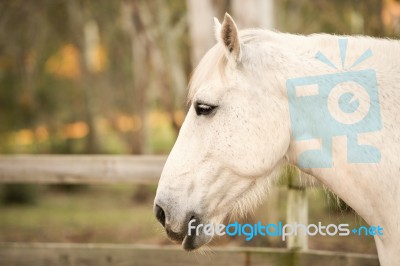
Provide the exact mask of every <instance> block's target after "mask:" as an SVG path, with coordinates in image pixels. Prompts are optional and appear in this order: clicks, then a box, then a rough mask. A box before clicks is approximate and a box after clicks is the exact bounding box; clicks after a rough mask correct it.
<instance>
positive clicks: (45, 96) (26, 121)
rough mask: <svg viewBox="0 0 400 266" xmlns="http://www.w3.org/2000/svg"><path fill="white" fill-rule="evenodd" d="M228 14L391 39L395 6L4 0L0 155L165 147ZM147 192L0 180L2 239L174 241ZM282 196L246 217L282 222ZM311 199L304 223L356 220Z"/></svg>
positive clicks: (353, 242)
mask: <svg viewBox="0 0 400 266" xmlns="http://www.w3.org/2000/svg"><path fill="white" fill-rule="evenodd" d="M225 12H229V13H230V14H231V15H232V16H233V18H234V19H235V21H236V22H237V24H238V26H239V28H247V27H261V28H269V29H277V30H279V31H284V32H291V33H302V34H308V33H315V32H326V33H335V34H365V35H370V36H377V37H394V38H396V37H398V36H400V1H399V0H351V1H350V0H337V1H329V0H308V1H306V0H264V1H263V0H248V1H239V0H202V1H195V0H187V1H184V0H182V1H178V0H165V1H164V0H153V1H144V0H114V1H109V0H96V1H89V0H68V1H67V0H38V1H23V0H3V1H0V153H1V154H3V155H4V154H168V152H169V151H170V149H171V147H172V145H173V143H174V141H175V139H176V136H177V133H178V131H179V128H180V126H181V124H182V122H183V120H184V117H185V113H186V110H187V106H186V86H187V83H188V79H189V77H190V73H191V72H192V70H193V69H194V67H195V66H196V64H197V63H198V61H199V60H200V58H201V57H202V55H203V54H204V53H205V52H206V51H207V50H208V49H209V48H210V47H211V46H212V45H214V43H215V40H214V33H213V17H214V16H215V17H217V18H219V19H220V20H222V19H223V15H224V13H225ZM27 174H29V173H27ZM155 190H156V186H155V185H90V186H89V185H46V186H45V185H33V184H17V185H16V184H13V185H10V184H8V185H1V186H0V242H15V241H21V242H22V241H23V242H100V243H103V242H106V243H152V244H154V243H155V244H163V245H164V244H165V245H166V244H171V243H170V242H169V241H168V240H167V239H166V237H165V235H164V233H163V231H162V230H161V226H159V225H158V224H157V222H156V221H155V219H154V218H153V215H152V208H151V206H152V201H153V198H154V194H155ZM285 190H286V188H285V187H279V186H278V187H276V188H275V189H274V190H273V191H272V194H271V196H270V197H269V199H270V200H268V199H267V200H266V202H265V204H264V205H263V206H262V207H261V208H260V210H259V211H258V212H257V213H255V214H253V215H250V218H248V219H250V220H251V219H257V220H264V221H268V222H274V221H278V220H283V221H284V220H285V204H286V203H285V201H286V194H285V193H286V191H285ZM308 197H309V201H310V212H309V216H310V217H309V220H310V221H309V222H310V223H313V222H316V221H322V222H326V223H344V222H346V223H349V224H352V225H361V224H364V222H363V221H362V220H361V219H360V218H359V217H358V216H357V215H356V214H354V213H353V212H352V211H351V209H350V208H348V207H347V206H345V204H343V203H342V202H341V201H340V200H337V199H336V198H335V197H334V196H332V195H330V194H329V193H327V192H326V191H324V190H323V189H321V188H315V189H312V190H310V191H309V193H308ZM270 210H272V211H270ZM214 244H215V245H252V246H276V247H281V246H284V245H285V243H283V242H281V241H279V240H278V239H275V238H271V239H268V238H262V239H254V240H253V241H251V242H246V241H244V238H235V239H224V238H222V239H219V240H217V241H216V242H215V243H214ZM310 248H314V249H326V250H343V251H353V252H362V253H376V250H375V246H374V243H373V239H372V238H371V237H361V238H360V237H358V238H356V237H354V238H352V237H351V236H349V237H348V238H346V241H343V239H341V238H340V237H337V238H335V237H329V238H328V237H327V238H321V237H311V238H310Z"/></svg>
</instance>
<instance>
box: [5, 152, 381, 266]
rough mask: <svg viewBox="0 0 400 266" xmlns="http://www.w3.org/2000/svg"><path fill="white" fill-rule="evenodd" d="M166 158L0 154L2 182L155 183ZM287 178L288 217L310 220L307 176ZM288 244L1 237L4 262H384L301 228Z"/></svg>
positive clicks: (289, 263)
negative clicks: (207, 248) (317, 245)
mask: <svg viewBox="0 0 400 266" xmlns="http://www.w3.org/2000/svg"><path fill="white" fill-rule="evenodd" d="M165 160H166V157H165V156H106V155H96V156H86V155H84V156H82V155H73V156H65V155H34V156H30V155H16V156H0V183H41V184H55V183H57V184H60V183H64V184H99V183H144V184H154V183H156V182H157V181H158V178H159V176H160V174H161V171H162V167H163V165H164V163H165ZM287 183H288V187H289V194H288V207H287V217H288V221H287V222H288V223H290V222H299V223H303V224H307V216H308V205H307V198H306V193H305V189H306V188H305V187H306V186H305V183H308V181H305V182H304V180H303V182H299V180H298V179H293V178H291V179H289V180H288V182H287ZM287 244H288V249H270V248H235V249H231V248H229V249H226V248H223V249H222V248H215V249H213V251H212V252H211V253H210V254H205V255H200V254H198V253H194V254H193V253H185V252H183V251H181V250H180V249H179V248H175V247H158V246H156V247H155V246H151V247H149V246H146V247H145V246H135V245H101V244H41V243H37V244H27V243H0V265H1V266H7V265H33V266H36V265H96V266H97V265H99V266H100V265H207V266H208V265H232V266H234V265H245V266H250V265H271V266H274V265H293V266H298V265H324V266H329V265H348V266H350V265H351V266H357V265H367V266H369V265H379V262H378V259H377V257H376V256H374V255H362V254H351V253H342V252H326V251H310V250H308V248H307V247H308V244H307V237H306V236H303V235H302V234H299V235H298V236H293V237H290V238H289V239H288V241H287Z"/></svg>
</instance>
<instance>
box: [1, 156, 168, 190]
mask: <svg viewBox="0 0 400 266" xmlns="http://www.w3.org/2000/svg"><path fill="white" fill-rule="evenodd" d="M165 161H166V156H153V155H152V156H120V155H11V156H0V183H22V182H24V183H47V184H51V183H57V184H60V183H71V184H79V183H85V184H94V183H148V184H156V183H157V182H158V179H159V177H160V174H161V171H162V168H163V166H164V164H165Z"/></svg>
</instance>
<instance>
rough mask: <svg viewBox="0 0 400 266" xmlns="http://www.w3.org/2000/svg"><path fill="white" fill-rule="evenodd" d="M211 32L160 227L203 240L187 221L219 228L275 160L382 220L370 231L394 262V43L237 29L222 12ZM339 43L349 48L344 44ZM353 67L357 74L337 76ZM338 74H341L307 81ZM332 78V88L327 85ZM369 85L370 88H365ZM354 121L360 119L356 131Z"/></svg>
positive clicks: (399, 101)
mask: <svg viewBox="0 0 400 266" xmlns="http://www.w3.org/2000/svg"><path fill="white" fill-rule="evenodd" d="M216 38H217V41H218V43H217V44H216V45H215V46H214V47H213V48H211V49H210V50H209V51H208V52H207V54H206V55H205V56H204V58H203V59H202V61H201V62H200V64H199V66H198V67H197V69H196V70H195V72H194V74H193V77H192V79H191V82H190V84H189V86H190V91H189V102H190V104H191V106H190V110H189V112H188V113H187V116H186V119H185V121H184V123H183V125H182V128H181V130H180V133H179V136H178V139H177V141H176V143H175V146H174V147H173V149H172V151H171V153H170V155H169V157H168V160H167V162H166V165H165V167H164V170H163V172H162V175H161V179H160V182H159V185H158V190H157V195H156V198H155V205H154V211H155V214H156V216H157V218H158V220H159V221H160V222H161V223H162V225H163V226H164V227H165V229H166V232H167V235H168V236H169V237H170V238H171V239H173V240H176V241H178V242H182V245H183V248H184V249H186V250H192V249H196V248H199V247H200V246H202V245H204V244H206V243H208V242H209V241H210V238H211V237H209V236H207V235H206V234H200V235H198V236H196V235H190V236H189V235H188V232H187V229H188V222H189V221H190V220H192V219H196V220H197V221H198V222H200V223H203V224H206V223H211V224H219V223H221V222H222V220H223V219H224V218H225V217H226V216H227V215H230V214H232V213H238V212H239V213H241V212H245V211H247V210H249V209H252V208H254V207H255V206H257V203H258V202H259V199H260V198H262V196H263V195H264V194H265V193H266V192H267V191H268V187H269V186H270V183H271V181H272V180H273V179H274V177H276V176H277V173H278V172H279V169H280V168H281V166H282V165H284V164H292V165H297V166H299V167H300V169H301V170H303V171H304V172H306V173H308V174H310V175H312V176H314V177H315V178H317V179H318V180H320V181H321V182H322V183H323V184H325V185H326V186H327V187H328V188H329V189H330V190H332V191H333V192H334V193H336V194H337V195H338V196H339V197H340V198H342V199H343V200H344V201H345V202H346V203H347V204H348V205H349V206H351V207H352V208H353V209H354V210H355V211H356V212H357V213H358V214H359V215H360V216H361V217H363V218H364V219H365V221H366V222H368V223H369V224H370V225H380V226H381V227H383V228H384V234H383V236H375V242H376V245H377V250H378V254H379V259H380V263H381V264H382V265H398V263H400V207H399V205H400V160H399V159H400V116H399V112H400V107H399V105H400V65H399V64H400V42H399V41H394V40H387V39H374V38H370V37H361V36H357V37H351V36H333V35H327V34H314V35H310V36H302V35H293V34H286V33H278V32H272V31H267V30H244V31H241V32H239V31H238V29H237V27H236V25H235V23H234V21H233V20H232V18H231V17H230V16H229V15H228V14H226V15H225V18H224V21H223V23H222V25H221V24H220V23H219V22H218V20H216ZM342 39H345V40H347V47H344V46H343V43H342V44H341V47H340V49H339V47H338V43H339V44H340V40H342ZM344 44H346V43H344ZM365 51H367V52H365ZM364 52H365V53H364ZM316 55H317V56H316ZM360 56H361V58H360ZM361 61H363V62H361ZM354 62H355V63H354ZM353 63H354V64H353ZM364 69H369V70H370V72H368V73H370V74H365V73H364V74H362V70H364ZM357 71H360V73H361V74H360V75H361V76H359V77H355V76H356V74H353V76H352V75H351V74H350V76H348V75H347V74H343V73H347V72H354V73H356V72H357ZM371 71H372V72H371ZM337 73H342V76H341V77H342V78H336V79H332V78H324V77H322V78H320V79H318V78H308V79H307V78H305V79H304V80H305V81H306V82H305V83H307V82H308V83H309V84H308V83H307V84H305V83H304V82H303V83H302V78H304V77H321V76H324V75H327V76H329V75H330V76H329V77H334V75H336V74H337ZM357 73H358V72H357ZM366 73H367V72H366ZM371 73H372V74H373V75H372V74H371ZM343 75H345V76H344V79H350V81H346V80H343ZM346 75H347V76H346ZM375 75H376V76H375ZM327 76H326V77H327ZM339 76H340V75H339ZM353 77H355V78H356V79H355V80H353V82H351V79H352V78H353ZM296 78H298V79H296ZM357 78H358V79H357ZM304 80H303V81H304ZM374 80H375V81H374ZM296 82H297V83H296ZM313 82H314V83H319V86H320V88H321V91H320V92H319V91H318V88H319V87H318V85H316V86H313V84H311V83H313ZM335 82H336V83H340V84H337V85H338V86H337V87H338V88H337V89H335V90H334V89H332V90H331V92H332V93H329V94H328V93H326V92H323V91H322V90H323V89H324V87H323V86H324V84H325V85H326V84H328V85H329V84H331V83H335ZM293 84H294V85H293ZM296 84H297V85H299V84H300V85H301V86H300V85H299V86H298V87H296V86H297V85H296ZM343 84H344V85H343ZM360 84H361V85H360ZM306 85H307V86H306ZM314 85H315V84H314ZM293 86H294V87H293ZM360 86H361V90H360ZM368 86H370V88H372V90H377V91H375V96H374V94H373V93H365V90H364V92H363V88H364V87H368ZM332 87H333V88H335V86H334V85H332ZM293 88H294V89H295V91H294V92H295V94H293V90H291V89H293ZM327 88H328V90H329V86H328V87H327ZM297 89H298V90H297ZM325 89H326V87H325ZM296 90H297V91H296ZM346 90H348V91H350V93H351V94H350V95H353V96H355V95H356V94H357V93H359V95H358V96H357V97H356V98H357V99H356V101H354V99H348V100H347V103H346V97H345V98H341V95H345V94H346ZM333 91H335V93H333ZM293 95H294V96H295V97H294V98H293ZM296 97H297V98H296ZM301 97H304V98H301ZM374 97H375V98H374ZM300 98H301V99H308V101H307V100H299V101H296V99H300ZM343 101H345V103H344V105H345V106H344V107H343V108H342V107H341V106H342V105H343ZM354 103H356V104H355V105H354ZM324 105H326V106H327V107H326V106H324ZM338 106H339V107H340V108H342V111H341V112H340V110H339V109H338V108H337V107H338ZM346 106H347V107H348V108H350V109H352V108H353V107H355V110H350V109H349V110H347V111H346V110H345V109H346V108H347V107H346ZM349 106H350V107H349ZM352 106H353V107H352ZM335 108H336V109H335ZM353 109H354V108H353ZM307 110H308V111H307ZM310 110H311V113H310ZM324 110H329V112H336V114H335V116H334V118H335V119H336V120H332V119H331V118H329V117H324V115H326V112H325V111H324ZM338 110H339V111H338ZM307 112H308V113H307ZM324 112H325V113H324ZM369 112H372V113H369ZM319 113H321V115H315V114H319ZM353 114H354V115H353ZM302 115H303V116H302ZM332 116H333V114H332ZM332 121H333V122H332ZM360 121H361V122H360ZM332 123H333V124H334V125H332ZM357 123H363V126H362V127H353V125H354V124H357ZM370 126H371V128H370V129H369V127H370ZM295 127H296V128H295ZM299 127H300V128H299ZM340 130H343V132H344V133H343V134H342V135H341V134H340ZM321 132H322V133H321ZM338 132H339V133H338ZM321 134H323V135H322V136H321ZM324 134H325V135H324ZM361 144H363V145H361ZM367 145H369V146H367ZM309 151H311V153H310V152H309ZM307 152H309V153H307ZM344 241H345V240H344Z"/></svg>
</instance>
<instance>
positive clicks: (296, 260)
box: [0, 243, 379, 266]
mask: <svg viewBox="0 0 400 266" xmlns="http://www.w3.org/2000/svg"><path fill="white" fill-rule="evenodd" d="M0 265H2V266H25V265H30V266H39V265H52V266H70V265H96V266H106V265H107V266H108V265H140V266H154V265H174V266H180V265H182V266H183V265H185V266H186V265H195V266H210V265H218V266H261V265H268V266H282V265H285V266H310V265H313V266H314V265H324V266H337V265H340V266H355V265H362V266H377V265H379V262H378V259H377V257H376V256H374V255H360V254H353V253H344V252H332V251H306V252H302V251H294V250H288V249H277V248H213V250H212V252H209V253H208V254H204V255H200V254H193V253H187V252H185V251H182V250H181V248H180V247H175V246H172V247H171V246H166V247H154V246H137V245H122V244H119V245H110V244H21V243H18V244H12V243H7V244H3V243H0Z"/></svg>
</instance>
